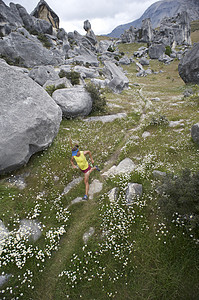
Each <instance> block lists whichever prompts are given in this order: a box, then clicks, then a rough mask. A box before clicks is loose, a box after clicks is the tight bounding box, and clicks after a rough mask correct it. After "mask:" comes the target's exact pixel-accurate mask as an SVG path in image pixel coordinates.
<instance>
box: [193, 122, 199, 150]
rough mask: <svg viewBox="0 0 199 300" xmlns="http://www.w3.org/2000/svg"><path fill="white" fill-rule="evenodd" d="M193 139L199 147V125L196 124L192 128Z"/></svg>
mask: <svg viewBox="0 0 199 300" xmlns="http://www.w3.org/2000/svg"><path fill="white" fill-rule="evenodd" d="M191 137H192V139H193V140H194V142H195V143H197V144H198V145H199V123H196V124H194V125H193V126H192V127H191Z"/></svg>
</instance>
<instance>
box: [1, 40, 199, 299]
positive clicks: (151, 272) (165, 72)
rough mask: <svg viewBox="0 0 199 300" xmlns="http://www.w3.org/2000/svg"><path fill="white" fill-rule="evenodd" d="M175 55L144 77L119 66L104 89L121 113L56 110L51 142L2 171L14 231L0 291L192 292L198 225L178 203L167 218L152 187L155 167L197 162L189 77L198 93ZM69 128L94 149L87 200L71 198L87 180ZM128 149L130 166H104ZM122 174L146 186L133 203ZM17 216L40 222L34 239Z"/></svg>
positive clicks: (127, 48) (102, 295) (131, 295)
mask: <svg viewBox="0 0 199 300" xmlns="http://www.w3.org/2000/svg"><path fill="white" fill-rule="evenodd" d="M141 46H146V45H145V44H121V45H119V50H120V51H121V52H124V53H126V54H127V55H128V56H129V57H131V56H132V55H133V53H134V51H136V50H138V48H139V47H141ZM178 63H179V61H178V60H174V61H173V62H172V63H171V64H170V65H164V64H163V63H161V62H159V61H157V60H151V61H150V67H151V69H153V70H154V73H153V74H151V75H148V76H147V77H136V73H137V71H136V65H135V64H133V63H132V64H130V65H127V66H124V67H123V68H124V70H125V71H126V75H127V76H128V78H129V81H130V84H129V89H126V90H124V91H123V92H122V93H121V94H114V93H112V92H110V90H108V89H106V90H105V92H104V94H103V95H104V96H105V97H106V99H107V107H106V111H105V112H104V114H106V115H109V114H112V115H114V114H117V113H125V114H126V117H123V118H121V119H115V120H113V121H112V122H102V121H99V120H98V121H94V120H95V119H93V121H91V120H90V121H85V118H80V119H74V120H63V121H62V123H61V126H60V130H59V133H58V135H57V137H56V139H55V140H54V142H53V143H52V145H51V147H49V148H48V149H47V150H45V151H43V152H41V153H39V154H36V155H34V156H33V157H32V158H31V159H30V161H29V162H28V164H27V165H26V166H25V167H23V168H22V169H20V170H19V171H16V172H13V173H12V174H10V175H9V176H4V177H1V181H0V191H1V196H0V200H1V207H0V220H2V221H3V223H4V224H5V226H6V228H7V230H9V231H10V232H12V233H13V234H12V235H11V237H10V238H9V240H8V241H7V240H6V239H5V245H6V247H5V250H4V252H2V255H1V261H0V262H1V270H2V276H1V277H2V278H5V276H8V278H9V281H8V283H5V284H4V286H2V287H1V290H0V293H1V294H0V295H1V296H0V298H2V299H23V300H30V299H32V300H38V299H40V300H54V299H56V300H62V299H72V300H75V299H84V300H93V299H96V300H102V299H103V300H104V299H117V300H120V299H125V300H132V299H136V300H145V299H153V300H159V299H168V300H173V299H197V297H198V295H199V284H198V268H199V252H198V243H199V235H198V230H196V229H197V228H198V227H197V226H196V224H195V223H193V224H192V223H187V222H188V221H187V220H185V219H183V218H182V216H181V214H180V213H178V211H177V210H175V214H174V215H173V219H172V221H171V220H170V219H167V218H166V215H165V214H164V213H165V212H164V210H161V209H160V193H158V188H157V187H158V186H159V185H160V184H161V181H162V179H161V176H163V174H164V173H162V172H166V173H167V174H175V175H176V176H181V174H182V171H183V170H184V169H186V168H188V169H189V170H190V171H191V172H192V173H194V174H195V173H196V172H198V170H199V161H198V151H199V146H198V145H196V144H194V142H193V141H192V139H191V136H190V128H191V126H192V125H193V124H195V123H197V122H198V107H199V102H198V96H197V93H198V90H199V87H198V86H189V88H192V89H193V90H194V91H195V95H193V96H192V97H187V98H185V97H184V96H183V93H184V90H185V89H186V88H187V87H186V86H185V84H184V82H183V81H182V80H181V78H180V77H179V74H178ZM101 115H103V114H102V113H101ZM94 116H96V113H95V115H93V117H94ZM86 119H87V118H86ZM70 136H71V138H72V142H73V143H75V142H78V143H79V145H80V149H89V150H90V151H91V153H92V155H93V158H94V161H95V163H96V164H98V165H99V167H100V168H101V172H100V173H99V172H98V173H97V172H95V173H94V172H93V173H92V174H91V177H90V183H91V187H92V184H93V185H94V182H95V183H96V182H101V183H102V184H103V186H102V189H101V190H98V191H97V192H96V190H95V188H94V192H96V193H94V195H93V197H91V196H90V198H89V200H88V201H79V202H78V201H74V200H75V199H77V197H81V196H82V195H83V194H84V183H83V180H81V178H80V180H79V177H80V176H82V175H81V173H80V171H79V170H73V169H72V167H71V165H70V158H71V146H70ZM126 158H128V159H131V160H132V161H133V162H134V164H135V169H134V171H133V172H132V173H128V174H126V175H124V174H121V175H117V176H112V177H106V176H104V175H103V174H104V172H106V171H107V170H109V169H110V168H111V167H112V166H113V165H118V164H119V162H121V161H123V160H124V159H126ZM154 171H156V172H155V173H154ZM157 171H158V172H157ZM154 174H156V175H157V174H158V175H159V176H160V177H159V178H158V177H155V175H154ZM24 178H25V184H24V185H22V184H21V186H20V188H21V189H20V188H19V187H18V186H19V183H20V182H22V179H24ZM82 178H83V177H82ZM175 178H180V177H175ZM74 179H75V180H76V181H75V182H76V183H75V184H74ZM188 179H189V180H190V181H191V177H190V178H189V176H188V175H187V173H186V176H185V177H184V178H183V180H184V181H183V184H182V185H181V181H179V184H180V187H179V186H178V185H177V184H178V182H176V187H178V189H174V190H173V193H175V195H176V196H177V195H178V193H181V191H182V188H183V186H184V185H185V184H187V185H186V186H188V183H189V180H188ZM78 180H79V181H78ZM94 180H95V181H94ZM17 181H18V186H17ZM71 183H73V185H72V184H71ZM129 183H138V184H141V185H142V188H143V193H142V196H141V197H138V198H136V199H134V201H133V202H132V203H131V205H127V203H126V191H127V187H128V185H129ZM197 184H198V182H197V181H196V182H195V185H196V187H197ZM69 185H70V189H68V192H66V190H65V189H66V187H69ZM169 186H170V187H171V186H172V184H171V185H169ZM192 188H193V189H194V185H193V186H192ZM113 189H114V190H113ZM64 190H65V193H64V192H63V191H64ZM110 191H112V194H111V195H112V198H111V196H110V193H109V192H110ZM113 191H114V193H116V194H114V193H113ZM171 192H172V190H171ZM113 194H114V195H116V196H114V195H113ZM191 194H194V191H193V192H191V193H190V194H188V195H189V197H190V195H191ZM194 195H195V201H196V197H197V196H198V195H197V193H196V194H194ZM183 200H186V197H185V198H183ZM170 204H171V203H170ZM170 209H172V206H171V207H170ZM175 209H176V208H175ZM186 216H187V215H186ZM24 218H26V219H29V220H30V221H31V220H36V221H39V222H40V224H41V225H40V226H41V227H40V228H41V233H42V234H41V237H40V239H39V240H38V241H37V242H33V241H30V240H27V238H26V236H25V235H23V232H22V236H20V234H19V232H18V229H19V226H20V224H21V223H20V220H22V219H24ZM190 218H191V217H190ZM192 218H193V216H192ZM194 220H195V219H194ZM1 226H2V224H1ZM85 236H87V237H88V240H87V242H84V240H83V237H84V239H85ZM89 237H90V238H89ZM4 238H5V237H4ZM5 274H7V275H5ZM2 278H1V279H2Z"/></svg>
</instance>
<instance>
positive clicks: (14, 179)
mask: <svg viewBox="0 0 199 300" xmlns="http://www.w3.org/2000/svg"><path fill="white" fill-rule="evenodd" d="M29 175H30V173H25V174H22V175H16V176H11V177H10V178H8V179H7V181H8V183H9V184H10V185H11V186H16V187H17V188H19V189H20V190H23V189H25V187H26V182H25V178H26V177H28V176H29Z"/></svg>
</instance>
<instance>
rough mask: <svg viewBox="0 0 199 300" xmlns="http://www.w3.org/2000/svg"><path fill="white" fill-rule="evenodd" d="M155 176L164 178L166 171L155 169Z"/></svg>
mask: <svg viewBox="0 0 199 300" xmlns="http://www.w3.org/2000/svg"><path fill="white" fill-rule="evenodd" d="M153 176H154V177H155V178H157V179H162V178H163V177H165V176H166V172H161V171H158V170H154V171H153Z"/></svg>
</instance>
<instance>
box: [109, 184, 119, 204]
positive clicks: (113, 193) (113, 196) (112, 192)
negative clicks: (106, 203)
mask: <svg viewBox="0 0 199 300" xmlns="http://www.w3.org/2000/svg"><path fill="white" fill-rule="evenodd" d="M117 196H118V188H117V187H115V188H113V189H112V190H110V192H109V193H108V197H109V200H110V202H114V201H115V200H116V199H117Z"/></svg>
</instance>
